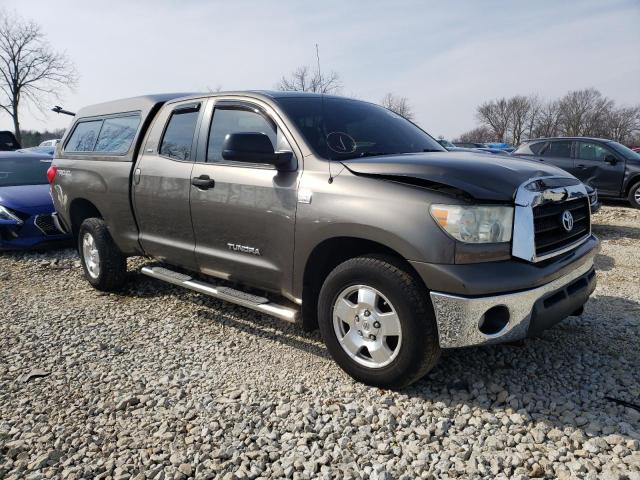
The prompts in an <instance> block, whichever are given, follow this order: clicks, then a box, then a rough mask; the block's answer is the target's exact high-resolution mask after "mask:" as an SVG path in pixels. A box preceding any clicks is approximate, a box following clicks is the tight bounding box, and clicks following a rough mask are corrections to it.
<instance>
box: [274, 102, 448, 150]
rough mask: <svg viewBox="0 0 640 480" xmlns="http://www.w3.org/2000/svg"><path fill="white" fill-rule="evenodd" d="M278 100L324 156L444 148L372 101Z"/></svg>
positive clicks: (314, 148) (406, 121)
mask: <svg viewBox="0 0 640 480" xmlns="http://www.w3.org/2000/svg"><path fill="white" fill-rule="evenodd" d="M277 101H278V104H279V105H280V106H281V107H282V108H283V110H284V111H285V112H286V114H287V116H288V117H289V118H290V119H291V120H292V121H293V122H294V123H295V124H296V126H297V127H298V129H299V130H300V132H301V133H302V135H303V136H304V138H305V140H306V142H307V144H308V145H309V146H310V147H311V148H312V149H313V150H314V151H315V153H316V154H318V155H319V156H321V157H323V158H326V159H330V160H346V159H349V158H358V157H367V156H377V155H392V154H399V153H416V152H446V150H445V149H444V148H443V147H442V146H441V145H440V144H439V143H438V142H436V141H435V140H434V139H433V138H432V137H430V136H429V135H428V134H427V133H426V132H424V131H423V130H421V129H420V128H418V127H417V126H416V125H414V124H413V123H411V122H409V121H408V120H405V119H404V118H402V117H401V116H400V115H397V114H395V113H393V112H391V111H390V110H387V109H386V108H383V107H381V106H378V105H374V104H372V103H367V102H362V101H359V100H350V99H346V98H335V97H325V98H323V97H321V96H315V97H283V98H278V99H277Z"/></svg>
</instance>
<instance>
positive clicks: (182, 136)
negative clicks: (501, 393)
mask: <svg viewBox="0 0 640 480" xmlns="http://www.w3.org/2000/svg"><path fill="white" fill-rule="evenodd" d="M198 113H199V109H198V108H197V107H192V108H178V109H176V110H174V112H173V113H172V114H171V117H170V118H169V122H168V123H167V128H166V129H165V131H164V136H163V137H162V142H161V143H160V155H164V156H166V157H170V158H175V159H177V160H190V159H191V146H192V145H193V136H194V134H195V132H196V123H197V122H198Z"/></svg>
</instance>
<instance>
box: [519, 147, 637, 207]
mask: <svg viewBox="0 0 640 480" xmlns="http://www.w3.org/2000/svg"><path fill="white" fill-rule="evenodd" d="M513 155H515V156H519V157H523V158H529V159H531V160H536V161H539V162H543V163H550V164H552V165H555V166H557V167H560V168H562V169H563V170H566V171H568V172H569V173H571V174H573V175H575V176H576V177H578V178H579V179H580V180H582V182H583V183H585V184H587V185H591V186H592V187H594V188H595V189H597V190H598V195H599V196H600V197H602V198H614V199H626V200H628V201H629V203H630V204H631V205H632V206H633V207H635V208H640V154H639V153H637V152H634V151H633V150H631V149H630V148H627V147H625V146H624V145H622V144H620V143H618V142H614V141H612V140H607V139H603V138H587V137H554V138H538V139H535V140H527V141H526V142H524V143H522V144H520V145H519V146H518V148H517V149H516V151H515V152H513Z"/></svg>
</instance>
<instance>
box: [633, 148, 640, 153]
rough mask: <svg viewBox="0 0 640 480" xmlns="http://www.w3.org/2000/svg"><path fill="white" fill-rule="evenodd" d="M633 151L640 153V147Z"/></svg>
mask: <svg viewBox="0 0 640 480" xmlns="http://www.w3.org/2000/svg"><path fill="white" fill-rule="evenodd" d="M631 150H633V151H634V152H637V153H640V147H633V148H632V149H631Z"/></svg>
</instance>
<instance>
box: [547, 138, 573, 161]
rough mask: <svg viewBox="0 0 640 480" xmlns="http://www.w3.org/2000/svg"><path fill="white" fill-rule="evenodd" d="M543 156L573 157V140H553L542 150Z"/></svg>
mask: <svg viewBox="0 0 640 480" xmlns="http://www.w3.org/2000/svg"><path fill="white" fill-rule="evenodd" d="M542 156H543V157H561V158H571V142H565V141H562V142H551V143H549V146H548V147H546V148H545V149H544V150H543V151H542Z"/></svg>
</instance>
